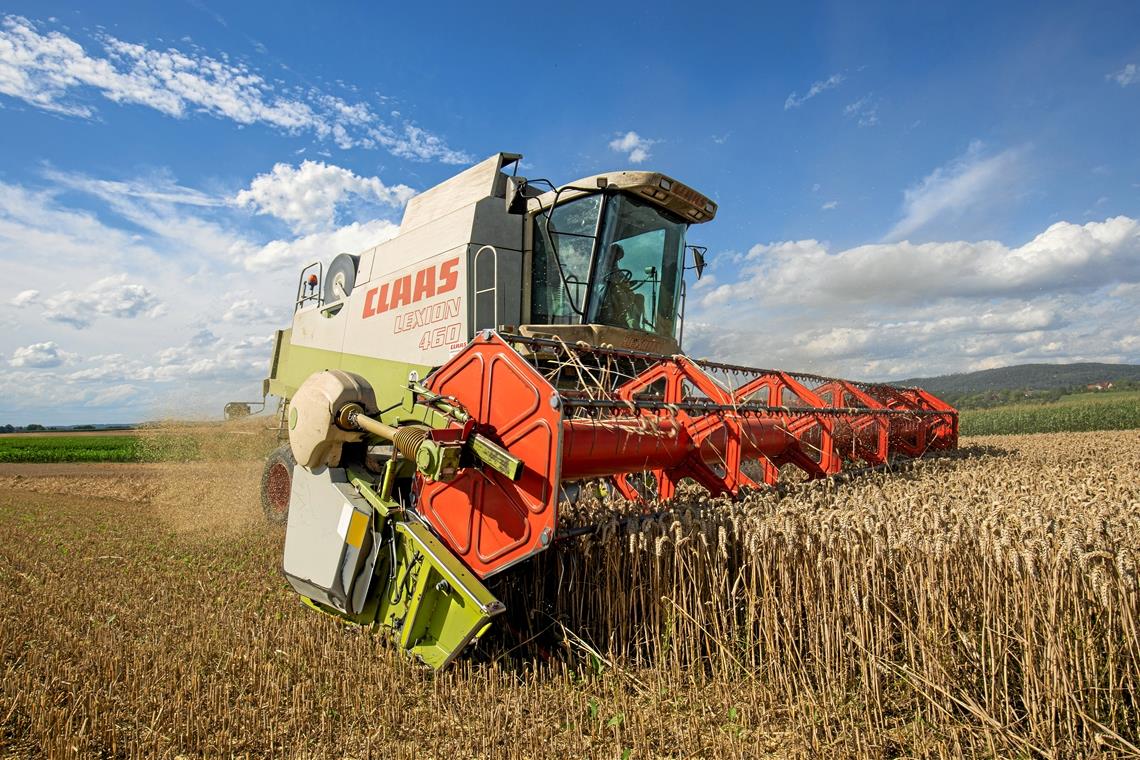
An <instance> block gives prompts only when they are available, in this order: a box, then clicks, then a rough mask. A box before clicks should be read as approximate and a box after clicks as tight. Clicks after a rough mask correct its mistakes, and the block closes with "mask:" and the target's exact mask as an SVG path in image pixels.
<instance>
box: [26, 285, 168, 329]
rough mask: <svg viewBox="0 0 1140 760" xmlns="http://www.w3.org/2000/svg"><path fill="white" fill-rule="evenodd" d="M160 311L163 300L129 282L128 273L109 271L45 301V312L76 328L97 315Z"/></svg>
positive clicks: (133, 315)
mask: <svg viewBox="0 0 1140 760" xmlns="http://www.w3.org/2000/svg"><path fill="white" fill-rule="evenodd" d="M161 314H162V302H161V301H159V299H158V297H157V296H155V295H154V294H153V293H152V292H151V291H150V290H149V289H148V288H147V287H145V286H144V285H140V284H138V283H137V282H130V281H129V280H128V278H127V275H125V274H120V275H112V276H111V277H104V278H103V279H101V280H99V281H97V282H95V283H93V284H91V285H89V286H88V287H87V288H85V289H84V290H80V291H71V290H64V291H61V292H59V293H57V294H55V295H53V296H51V297H50V298H48V299H47V300H46V301H45V309H44V316H45V317H47V318H48V319H50V320H53V321H55V322H63V323H64V324H68V325H71V326H72V327H74V328H76V329H77V330H82V329H84V328H86V327H90V326H91V323H92V322H93V321H94V320H95V318H96V317H100V316H104V317H114V318H116V319H135V318H136V317H142V316H148V317H157V316H160V315H161Z"/></svg>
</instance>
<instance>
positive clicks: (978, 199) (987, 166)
mask: <svg viewBox="0 0 1140 760" xmlns="http://www.w3.org/2000/svg"><path fill="white" fill-rule="evenodd" d="M1022 154H1023V150H1022V149H1018V148H1011V149H1008V150H1004V151H1002V152H1000V153H997V154H995V155H986V154H985V152H984V148H983V146H982V144H981V143H980V142H974V143H971V144H970V147H969V148H968V149H967V151H966V153H965V154H964V155H962V156H960V157H958V158H956V159H954V160H953V161H951V162H950V163H949V164H947V165H945V166H940V167H938V168H937V169H935V170H934V171H933V172H931V173H930V174H928V175H927V176H926V177H924V178H923V180H922V181H921V182H919V183H918V184H917V185H915V186H913V187H911V188H908V189H907V190H906V191H904V193H903V209H902V218H901V219H900V220H899V221H898V222H897V223H895V225H894V227H892V228H891V231H890V232H888V233H887V235H886V237H885V239H886V240H901V239H903V238H905V237H907V236H908V235H913V234H914V233H915V232H917V231H919V230H921V229H923V228H924V227H926V226H927V225H929V224H931V223H932V222H945V221H947V220H953V219H955V218H957V217H959V216H960V215H961V214H963V213H964V212H966V211H969V210H972V209H977V208H979V207H984V206H986V204H988V203H990V202H991V201H992V200H993V195H994V194H995V193H997V192H999V191H1001V190H1004V189H1007V188H1008V187H1009V185H1010V184H1011V183H1013V182H1015V181H1016V180H1017V178H1018V176H1019V173H1020V171H1019V170H1020V163H1021V159H1022Z"/></svg>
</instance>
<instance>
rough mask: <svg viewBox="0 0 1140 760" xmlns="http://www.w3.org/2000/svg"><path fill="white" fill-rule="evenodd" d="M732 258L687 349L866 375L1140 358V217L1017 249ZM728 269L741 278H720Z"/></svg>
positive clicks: (788, 249)
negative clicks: (762, 326)
mask: <svg viewBox="0 0 1140 760" xmlns="http://www.w3.org/2000/svg"><path fill="white" fill-rule="evenodd" d="M724 258H725V259H726V261H725V264H720V259H721V257H717V256H712V257H710V262H711V267H712V268H713V270H714V283H713V284H712V285H711V286H708V287H703V288H695V289H694V290H693V291H691V292H690V304H691V312H690V315H689V316H688V317H687V319H686V326H685V335H686V343H687V348H688V349H689V350H691V351H693V352H695V353H697V354H698V355H701V356H714V357H718V358H721V359H724V360H726V361H738V362H741V363H746V364H753V365H760V366H782V367H787V368H790V369H802V370H809V371H816V372H821V373H824V374H846V375H852V376H855V377H857V378H866V379H890V378H900V377H906V376H919V375H929V374H938V373H944V372H959V371H969V370H971V369H983V368H986V367H990V366H1002V365H1007V364H1017V363H1023V362H1038V361H1110V362H1111V361H1116V362H1135V361H1138V360H1140V341H1137V340H1136V338H1135V336H1136V335H1137V334H1140V299H1137V298H1136V294H1137V293H1138V292H1140V221H1137V220H1136V219H1132V218H1129V217H1116V218H1110V219H1106V220H1104V221H1099V222H1090V223H1087V224H1075V223H1071V222H1058V223H1056V224H1054V225H1051V226H1050V227H1048V228H1047V229H1046V230H1044V231H1043V232H1041V233H1040V234H1038V235H1036V236H1035V237H1034V238H1033V239H1032V240H1029V241H1028V242H1026V243H1024V244H1022V245H1018V246H1009V245H1006V244H1003V243H1000V242H997V241H975V242H971V241H961V240H959V241H950V242H943V243H927V244H922V245H915V244H912V243H908V242H899V243H878V244H873V245H864V246H858V247H854V248H849V249H845V250H838V251H835V250H832V249H831V248H830V247H829V246H828V245H826V244H824V243H820V242H819V241H815V240H798V241H783V242H776V243H769V244H763V245H757V246H754V247H753V248H752V249H750V250H749V251H748V252H747V253H746V254H743V255H736V256H731V257H730V256H725V257H724ZM718 264H719V265H720V268H719V269H718ZM725 265H727V267H726V266H725ZM725 268H727V269H728V270H729V271H731V272H732V273H733V274H734V275H735V279H732V280H727V279H722V280H719V281H718V280H716V279H715V276H716V275H717V274H720V275H722V276H723V272H724V269H725ZM706 279H708V278H706ZM757 324H762V325H764V327H765V329H764V330H763V331H757V330H756V329H755V328H754V327H753V325H757ZM773 335H779V336H781V337H780V339H779V340H772V337H771V336H773Z"/></svg>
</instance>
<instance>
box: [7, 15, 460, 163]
mask: <svg viewBox="0 0 1140 760" xmlns="http://www.w3.org/2000/svg"><path fill="white" fill-rule="evenodd" d="M98 44H99V45H100V46H101V48H102V50H101V51H99V52H89V51H88V50H87V49H85V48H84V46H83V45H82V44H80V43H79V42H78V41H76V40H75V39H73V38H72V37H69V36H67V35H65V34H63V33H61V32H58V31H48V32H46V33H45V32H42V31H41V30H40V26H39V25H37V24H35V23H33V22H31V21H29V20H28V19H25V18H22V17H20V16H5V17H4V19H3V22H2V23H0V93H3V94H5V95H8V96H10V97H13V98H18V99H20V100H23V101H24V102H26V103H29V104H31V105H33V106H35V107H37V108H42V109H44V110H47V111H54V112H56V113H62V114H66V115H69V116H75V117H80V118H91V117H93V116H94V115H95V108H94V107H93V106H92V105H90V103H89V101H88V100H87V99H85V98H84V96H86V95H87V94H88V93H90V92H94V93H97V94H99V95H102V96H103V97H104V98H105V99H107V100H109V101H111V102H113V103H119V104H123V103H129V104H134V105H141V106H145V107H147V108H152V109H154V110H156V111H158V112H160V113H162V114H165V115H167V116H170V117H174V118H185V117H187V116H188V115H189V114H190V113H204V114H209V115H210V116H213V117H215V118H219V119H227V120H230V121H233V122H235V123H237V124H240V125H253V124H260V125H263V126H266V127H268V128H271V129H274V130H277V131H280V132H284V133H286V134H301V133H309V134H312V135H314V136H315V137H317V138H318V139H321V140H326V139H327V140H332V141H333V142H334V143H335V144H336V145H337V146H338V147H340V148H353V147H362V148H375V147H383V148H385V149H387V150H388V151H389V152H391V153H392V154H394V155H397V156H400V157H403V158H409V159H412V160H416V161H441V162H443V163H450V164H463V163H469V162H470V161H471V158H470V156H468V155H467V154H466V153H464V152H462V151H457V150H454V149H452V148H451V147H449V146H448V145H447V143H446V141H445V140H444V139H443V138H441V137H439V136H438V135H435V134H432V133H431V132H428V131H427V130H425V129H423V128H422V127H419V126H417V125H416V124H414V123H412V122H409V121H406V120H403V119H400V120H397V121H396V123H389V122H388V121H385V120H384V119H381V118H380V117H379V116H378V115H377V114H376V113H375V112H373V111H372V109H371V108H369V107H368V105H367V104H364V103H349V102H347V101H345V100H343V99H341V98H338V97H336V96H333V95H329V94H326V93H322V92H317V91H314V90H313V89H312V88H309V89H307V90H301V89H299V88H297V89H294V90H291V91H288V90H286V91H282V88H280V87H279V86H277V85H275V84H274V83H272V82H270V81H268V80H266V79H265V77H263V76H262V75H261V74H260V73H259V72H257V71H256V70H254V69H252V68H250V67H249V66H247V65H245V64H242V63H237V62H234V61H232V60H231V59H230V58H228V57H226V56H223V57H222V58H220V59H219V58H214V57H211V56H207V55H202V54H198V53H187V52H183V51H179V50H176V49H174V48H168V49H166V50H156V49H153V48H149V47H147V46H146V45H142V44H137V43H131V42H126V41H123V40H120V39H117V38H115V37H113V36H110V35H107V34H102V35H100V36H99V37H98Z"/></svg>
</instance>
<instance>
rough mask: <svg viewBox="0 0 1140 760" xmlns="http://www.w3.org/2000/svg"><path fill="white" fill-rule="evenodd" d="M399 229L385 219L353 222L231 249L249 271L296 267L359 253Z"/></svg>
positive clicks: (390, 236)
mask: <svg viewBox="0 0 1140 760" xmlns="http://www.w3.org/2000/svg"><path fill="white" fill-rule="evenodd" d="M399 231H400V225H398V224H394V223H392V222H389V221H387V220H385V219H373V220H371V221H367V222H363V223H361V222H353V223H351V224H347V225H345V226H343V227H339V228H337V229H335V230H332V231H331V232H314V233H312V234H310V235H305V236H303V237H299V238H296V239H294V240H273V241H271V242H269V243H266V244H265V245H262V246H257V247H255V248H252V249H251V248H249V247H247V246H244V245H243V246H235V248H234V249H233V252H234V253H235V254H236V255H237V256H238V257H240V258H241V259H242V260H243V261H244V262H245V268H246V269H249V270H265V269H281V268H282V267H290V268H291V267H295V266H297V265H298V264H302V263H306V264H307V263H308V262H310V261H317V260H320V261H329V260H331V259H332V257H333V256H335V255H337V254H338V253H342V252H344V253H359V252H360V251H363V250H364V249H366V248H371V247H372V246H374V245H378V244H379V243H383V242H384V241H385V240H388V239H389V238H392V237H394V236H395V235H396V233H397V232H399Z"/></svg>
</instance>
